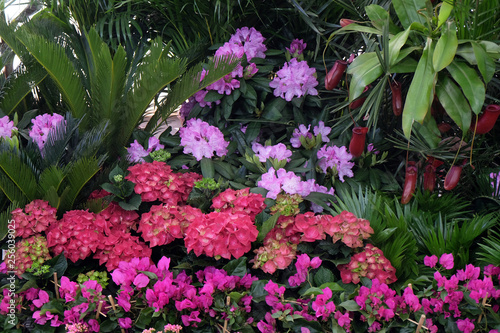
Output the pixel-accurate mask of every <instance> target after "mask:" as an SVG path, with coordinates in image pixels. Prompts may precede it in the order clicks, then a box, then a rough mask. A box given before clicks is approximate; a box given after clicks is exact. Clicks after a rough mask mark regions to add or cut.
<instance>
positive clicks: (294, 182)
mask: <svg viewBox="0 0 500 333" xmlns="http://www.w3.org/2000/svg"><path fill="white" fill-rule="evenodd" d="M257 186H259V187H262V188H264V189H266V190H268V191H269V192H267V195H266V197H267V198H271V199H276V198H277V196H278V194H279V193H280V192H281V191H282V190H283V191H284V192H285V193H288V194H292V195H293V194H299V195H301V196H303V197H305V196H308V195H309V194H310V193H311V192H321V193H327V194H333V192H334V189H333V188H331V189H330V190H328V189H327V188H326V187H325V186H321V185H319V184H317V183H316V181H315V180H314V179H309V180H307V181H302V179H301V178H300V177H299V176H297V175H296V174H295V173H293V172H292V171H286V170H285V169H279V170H278V171H275V170H274V168H272V167H271V168H270V169H269V170H268V171H267V172H266V173H264V174H263V175H262V179H261V180H259V181H258V183H257Z"/></svg>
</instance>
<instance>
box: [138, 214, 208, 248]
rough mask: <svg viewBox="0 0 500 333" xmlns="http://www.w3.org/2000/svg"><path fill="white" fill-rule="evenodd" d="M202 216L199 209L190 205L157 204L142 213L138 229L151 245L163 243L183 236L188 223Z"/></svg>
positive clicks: (200, 218)
mask: <svg viewBox="0 0 500 333" xmlns="http://www.w3.org/2000/svg"><path fill="white" fill-rule="evenodd" d="M203 218H204V215H203V213H202V212H201V210H199V209H198V208H193V207H191V206H187V205H186V206H170V205H157V206H152V207H151V209H150V211H149V212H148V213H144V214H142V216H141V220H140V222H139V229H138V231H139V232H140V233H142V238H143V239H144V240H145V241H147V242H149V243H150V246H151V247H153V246H159V245H165V244H168V243H171V242H173V241H174V239H176V238H184V235H185V232H186V229H187V227H188V226H189V224H190V223H191V222H192V221H195V220H202V219H203Z"/></svg>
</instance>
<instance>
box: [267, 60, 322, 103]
mask: <svg viewBox="0 0 500 333" xmlns="http://www.w3.org/2000/svg"><path fill="white" fill-rule="evenodd" d="M315 75H316V69H315V68H311V67H309V65H308V64H307V61H298V60H297V58H292V59H291V60H290V62H287V63H285V64H284V65H283V68H282V69H280V70H279V71H278V72H277V73H276V77H275V78H274V79H273V80H272V81H271V82H269V86H270V87H271V88H274V92H273V93H274V96H276V97H281V98H284V99H285V100H286V101H288V102H290V101H291V100H292V99H293V98H294V97H302V96H305V95H317V94H318V91H317V90H316V89H315V87H316V86H317V85H318V80H317V79H316V76H315Z"/></svg>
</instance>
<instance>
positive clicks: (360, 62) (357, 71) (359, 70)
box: [347, 52, 383, 102]
mask: <svg viewBox="0 0 500 333" xmlns="http://www.w3.org/2000/svg"><path fill="white" fill-rule="evenodd" d="M347 74H351V75H352V79H351V85H350V87H349V102H352V101H353V100H355V99H357V98H358V97H359V96H360V95H361V94H362V93H363V90H364V89H365V87H366V86H367V85H369V84H370V83H372V82H373V81H375V80H376V79H377V78H379V77H380V76H381V75H382V74H383V71H382V66H381V65H380V61H379V59H378V57H377V54H376V53H375V52H368V53H363V54H361V55H360V56H358V57H357V58H356V59H354V61H353V62H352V63H351V65H349V68H348V69H347Z"/></svg>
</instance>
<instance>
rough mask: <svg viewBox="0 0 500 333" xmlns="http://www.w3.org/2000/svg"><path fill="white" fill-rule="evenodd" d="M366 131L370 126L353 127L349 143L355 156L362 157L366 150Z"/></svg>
mask: <svg viewBox="0 0 500 333" xmlns="http://www.w3.org/2000/svg"><path fill="white" fill-rule="evenodd" d="M366 133H368V127H359V126H357V127H354V128H353V129H352V137H351V142H350V143H349V152H350V153H351V155H352V156H353V157H360V156H361V154H363V151H364V150H365V141H366Z"/></svg>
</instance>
